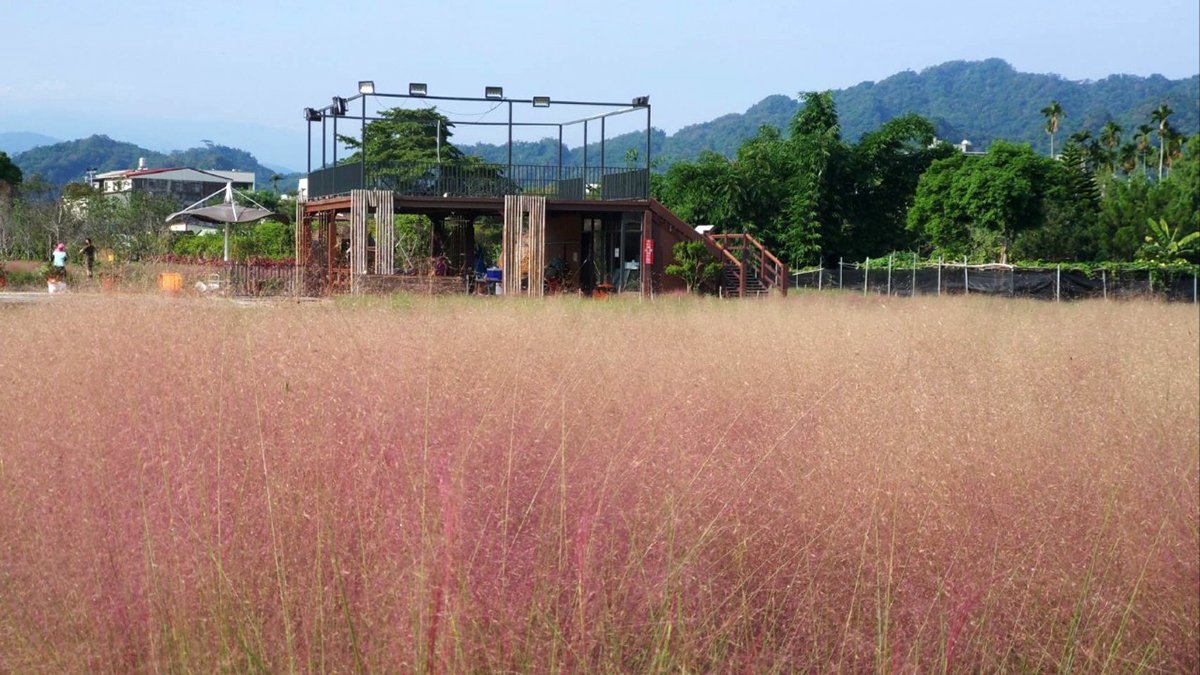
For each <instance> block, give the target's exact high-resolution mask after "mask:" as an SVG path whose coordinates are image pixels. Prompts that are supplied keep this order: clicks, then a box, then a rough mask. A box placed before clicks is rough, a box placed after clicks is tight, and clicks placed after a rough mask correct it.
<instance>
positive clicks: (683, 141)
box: [463, 59, 1200, 167]
mask: <svg viewBox="0 0 1200 675" xmlns="http://www.w3.org/2000/svg"><path fill="white" fill-rule="evenodd" d="M1052 100H1057V101H1059V102H1060V103H1061V104H1062V107H1063V110H1064V111H1066V117H1065V118H1064V119H1063V120H1062V127H1061V129H1060V131H1059V133H1060V134H1061V135H1062V137H1063V138H1066V137H1067V136H1070V135H1071V134H1073V133H1075V132H1077V131H1080V130H1084V129H1086V130H1088V131H1090V132H1091V133H1092V135H1093V136H1098V135H1099V133H1100V130H1101V129H1102V128H1103V127H1104V125H1105V124H1106V123H1107V122H1109V121H1113V122H1116V123H1117V124H1118V125H1120V126H1121V127H1122V128H1124V129H1134V128H1136V127H1137V125H1139V124H1144V123H1145V121H1146V120H1147V119H1148V118H1149V116H1150V111H1151V110H1153V109H1155V108H1157V107H1158V106H1159V105H1160V104H1163V103H1166V104H1167V105H1168V106H1170V107H1171V108H1172V109H1173V110H1174V111H1175V114H1174V116H1173V117H1172V118H1171V123H1172V125H1173V126H1174V127H1175V128H1176V129H1177V130H1179V131H1180V132H1182V133H1184V134H1188V135H1190V134H1194V133H1196V132H1197V131H1200V75H1197V76H1192V77H1190V78H1187V79H1183V80H1168V79H1167V78H1165V77H1162V76H1160V75H1154V76H1151V77H1138V76H1134V75H1113V76H1110V77H1106V78H1104V79H1103V80H1099V81H1096V82H1076V81H1071V80H1067V79H1064V78H1062V77H1059V76H1057V75H1044V74H1036V73H1021V72H1017V71H1016V70H1014V69H1013V67H1012V66H1010V65H1009V64H1008V63H1006V62H1004V61H1003V60H1000V59H988V60H986V61H952V62H949V63H943V64H941V65H938V66H933V67H931V68H926V69H925V70H922V71H921V72H919V73H917V72H913V71H905V72H903V73H898V74H896V75H893V76H891V77H889V78H887V79H884V80H881V81H879V82H863V83H861V84H857V85H855V86H853V87H850V88H848V89H840V90H836V91H834V92H833V101H834V104H835V105H836V106H837V110H838V115H839V119H840V123H841V135H842V137H843V138H846V139H850V140H857V139H859V138H861V137H862V135H863V134H865V133H868V132H870V131H873V130H874V129H877V128H879V126H880V125H882V124H883V123H884V122H887V121H888V120H891V119H894V118H897V117H900V116H903V115H905V114H909V113H915V114H917V115H920V116H922V117H924V118H926V119H929V120H930V121H932V122H933V124H934V129H935V133H936V134H937V136H938V137H939V138H941V139H943V140H947V141H950V142H952V143H957V142H958V141H961V140H963V139H969V140H970V141H971V142H973V143H974V144H975V145H976V146H978V147H987V146H988V145H989V144H991V142H992V141H995V140H1007V141H1012V142H1018V143H1029V144H1031V145H1032V146H1033V147H1034V148H1037V149H1040V150H1043V151H1048V150H1049V139H1048V137H1047V135H1046V133H1045V131H1044V129H1043V127H1044V119H1043V117H1042V115H1041V113H1040V112H1039V111H1040V110H1041V109H1042V108H1043V107H1045V106H1046V105H1047V104H1049V103H1050V101H1052ZM799 107H800V103H799V101H798V100H797V99H793V98H790V97H788V96H784V95H773V96H768V97H766V98H764V99H763V100H762V101H759V102H758V103H756V104H754V105H753V106H751V107H750V108H749V109H748V110H746V112H744V113H733V114H729V115H723V116H721V117H718V118H716V119H714V120H711V121H708V122H704V123H702V124H694V125H691V126H687V127H684V128H682V129H680V130H679V131H677V132H675V133H674V134H672V135H670V136H667V135H665V134H663V133H662V132H661V131H658V130H655V133H654V135H653V138H652V144H651V149H652V152H653V153H654V155H655V156H656V157H658V158H659V159H660V166H662V167H665V166H668V165H670V164H671V163H673V162H676V161H679V160H692V159H696V158H697V157H699V156H700V153H702V152H706V151H711V152H716V153H719V154H722V155H725V156H726V157H733V156H734V155H735V154H736V153H737V149H738V147H739V146H741V144H742V142H744V141H745V140H747V139H749V138H751V137H753V136H754V135H755V133H757V131H758V128H759V127H760V126H762V125H764V124H768V125H771V126H774V127H777V128H779V129H783V130H786V129H787V126H788V120H790V119H791V118H792V116H793V115H795V113H796V111H797V109H799ZM644 144H645V137H644V136H642V135H641V134H626V135H624V136H618V137H616V138H611V139H608V140H607V142H606V144H605V155H606V158H605V159H606V163H607V164H609V165H612V166H619V165H621V163H623V162H624V161H625V154H626V152H627V151H628V150H629V149H630V148H634V149H639V151H640V149H641V148H643V147H644ZM554 146H555V143H554V141H552V140H546V141H543V142H542V143H517V144H515V145H514V148H513V161H514V162H515V163H518V164H535V163H539V162H540V161H541V160H540V159H539V158H540V157H545V156H546V155H547V154H548V153H553V152H554V150H555V148H554ZM463 151H464V152H467V153H468V154H477V155H480V156H483V157H485V158H487V159H489V160H491V161H504V160H505V158H506V156H507V155H506V149H505V148H504V146H494V145H487V144H478V145H469V146H463ZM599 151H600V148H599V143H593V144H591V147H590V148H589V150H588V152H589V163H591V161H592V159H594V158H598V156H599V155H598V153H599ZM581 155H582V152H580V151H578V150H575V151H573V152H568V156H569V157H571V159H572V160H573V161H574V162H576V163H578V162H579V161H580V157H581ZM597 161H598V160H597Z"/></svg>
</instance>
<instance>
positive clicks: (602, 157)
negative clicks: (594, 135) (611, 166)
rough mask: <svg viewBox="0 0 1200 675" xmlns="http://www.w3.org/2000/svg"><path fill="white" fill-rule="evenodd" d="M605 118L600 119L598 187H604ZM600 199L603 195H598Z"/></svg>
mask: <svg viewBox="0 0 1200 675" xmlns="http://www.w3.org/2000/svg"><path fill="white" fill-rule="evenodd" d="M606 120H607V118H604V117H601V118H600V185H601V186H603V185H604V122H605V121H606ZM600 198H601V199H603V198H604V194H603V193H601V194H600Z"/></svg>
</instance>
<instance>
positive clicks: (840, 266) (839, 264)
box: [838, 257, 842, 291]
mask: <svg viewBox="0 0 1200 675" xmlns="http://www.w3.org/2000/svg"><path fill="white" fill-rule="evenodd" d="M838 290H839V291H840V290H842V259H841V257H839V258H838Z"/></svg>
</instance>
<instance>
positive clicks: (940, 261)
mask: <svg viewBox="0 0 1200 675" xmlns="http://www.w3.org/2000/svg"><path fill="white" fill-rule="evenodd" d="M937 271H938V289H937V294H938V297H939V298H940V297H942V256H940V255H939V256H938V262H937Z"/></svg>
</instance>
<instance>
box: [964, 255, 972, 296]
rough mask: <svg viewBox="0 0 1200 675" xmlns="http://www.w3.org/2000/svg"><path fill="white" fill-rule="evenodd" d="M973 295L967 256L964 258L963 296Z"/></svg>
mask: <svg viewBox="0 0 1200 675" xmlns="http://www.w3.org/2000/svg"><path fill="white" fill-rule="evenodd" d="M970 294H971V273H970V268H968V267H967V256H965V255H964V256H963V295H970Z"/></svg>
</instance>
